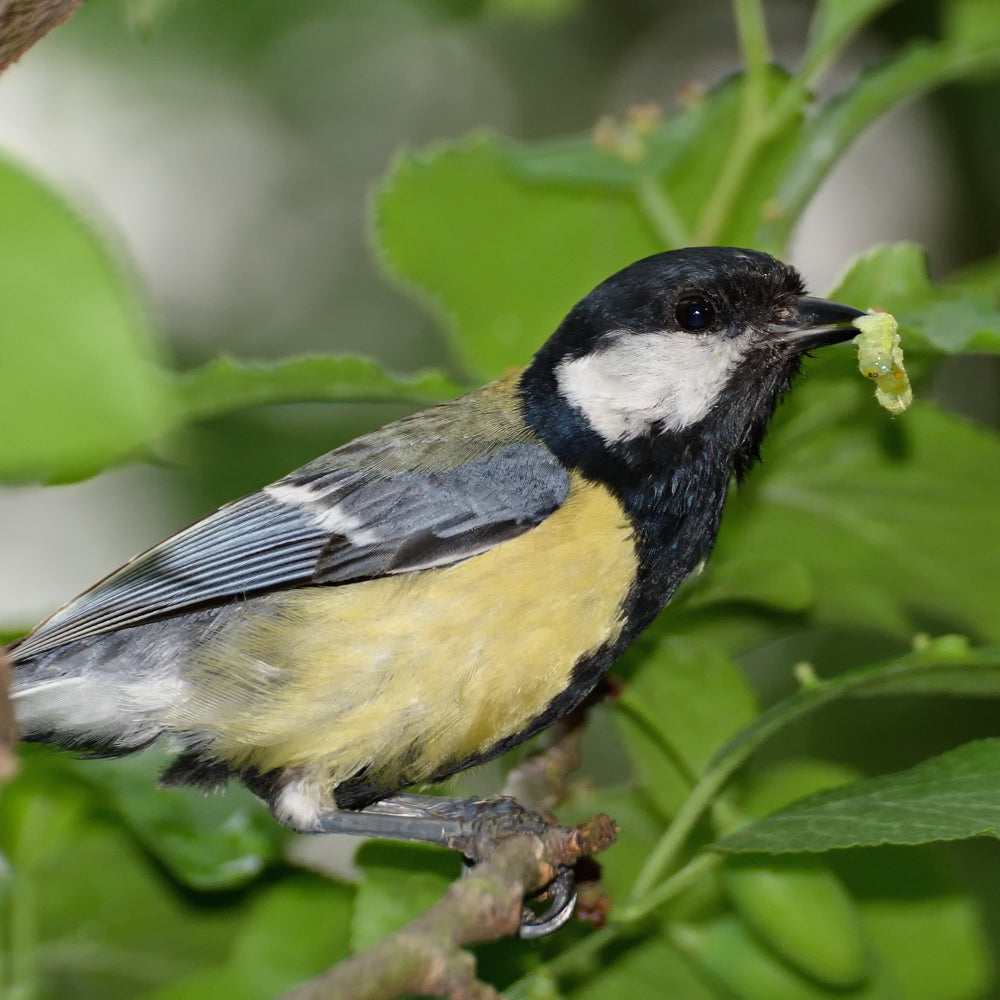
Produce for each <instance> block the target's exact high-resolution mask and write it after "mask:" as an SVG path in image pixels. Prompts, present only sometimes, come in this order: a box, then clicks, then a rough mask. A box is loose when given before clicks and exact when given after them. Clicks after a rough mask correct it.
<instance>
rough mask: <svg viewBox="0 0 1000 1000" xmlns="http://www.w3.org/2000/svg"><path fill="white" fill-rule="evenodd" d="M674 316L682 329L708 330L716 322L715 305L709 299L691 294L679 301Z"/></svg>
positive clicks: (692, 330) (693, 330)
mask: <svg viewBox="0 0 1000 1000" xmlns="http://www.w3.org/2000/svg"><path fill="white" fill-rule="evenodd" d="M674 317H675V318H676V320H677V324H678V326H680V328H681V329H682V330H689V331H691V332H692V333H694V332H698V331H700V330H707V329H708V328H709V327H710V326H711V325H712V324H713V323H714V322H715V306H713V305H712V303H711V302H709V301H708V299H704V298H700V297H698V296H691V297H690V298H687V299H681V301H680V302H678V303H677V309H676V311H675V312H674Z"/></svg>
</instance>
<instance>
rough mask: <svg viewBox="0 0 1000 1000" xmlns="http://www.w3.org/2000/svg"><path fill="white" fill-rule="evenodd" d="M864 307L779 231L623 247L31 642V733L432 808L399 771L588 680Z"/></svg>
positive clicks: (537, 722)
mask: <svg viewBox="0 0 1000 1000" xmlns="http://www.w3.org/2000/svg"><path fill="white" fill-rule="evenodd" d="M861 315H863V314H862V312H861V311H860V310H858V309H854V308H852V307H850V306H847V305H843V304H841V303H837V302H832V301H828V300H825V299H820V298H814V297H811V296H808V295H806V293H805V287H804V284H803V281H802V279H801V277H800V276H799V274H798V272H797V271H796V270H795V269H794V268H793V267H791V266H789V265H786V264H784V263H782V262H781V261H779V260H777V259H776V258H774V257H772V256H770V255H768V254H765V253H762V252H759V251H754V250H747V249H740V248H735V247H690V248H686V249H680V250H671V251H666V252H662V253H657V254H654V255H653V256H650V257H646V258H644V259H642V260H639V261H637V262H635V263H633V264H630V265H629V266H627V267H625V268H624V269H623V270H620V271H618V272H617V273H616V274H614V275H612V276H611V277H609V278H608V279H607V280H605V281H603V282H602V283H601V284H599V285H598V286H597V287H596V288H594V289H593V291H591V292H590V293H589V294H588V295H586V296H585V297H584V298H583V299H582V300H581V301H580V302H578V303H577V304H576V305H575V306H574V307H573V308H572V309H571V310H570V312H569V313H568V315H567V316H566V317H565V319H564V320H563V321H562V323H561V324H560V325H559V326H558V328H557V329H556V330H555V332H554V333H553V334H552V336H551V337H550V338H549V339H548V340H547V341H546V342H545V343H544V344H543V345H542V346H541V348H540V349H539V350H538V351H537V353H536V354H535V355H534V357H533V358H532V359H531V360H530V362H529V363H528V364H527V365H526V366H525V367H523V368H521V369H518V370H516V371H513V372H511V373H509V374H507V375H505V376H504V377H502V378H500V379H499V380H497V381H494V382H492V383H490V384H488V385H486V386H484V387H482V388H479V389H477V390H475V391H473V392H471V393H469V394H467V395H464V396H462V397H460V398H458V399H454V400H451V401H448V402H445V403H442V404H440V405H438V406H435V407H432V408H430V409H427V410H424V411H422V412H419V413H416V414H413V415H411V416H407V417H404V418H403V419H401V420H398V421H396V422H393V423H390V424H388V425H386V426H385V427H382V428H381V429H378V430H375V431H372V432H371V433H368V434H365V435H363V436H361V437H359V438H357V439H356V440H354V441H352V442H350V443H348V444H345V445H343V446H342V447H339V448H336V449H335V450H333V451H330V452H329V453H327V454H325V455H323V456H321V457H319V458H317V459H315V460H314V461H312V462H309V463H308V464H307V465H304V466H302V467H301V468H299V469H297V470H295V471H293V472H291V473H289V474H288V475H286V476H284V477H283V478H281V479H278V480H277V481H276V482H273V483H271V484H270V485H267V486H265V487H264V488H262V489H261V490H259V491H258V492H256V493H253V494H251V495H249V496H245V497H243V498H241V499H238V500H235V501H233V502H231V503H228V504H226V505H224V506H223V507H221V508H220V509H218V510H217V511H216V512H215V513H212V514H210V515H209V516H207V517H205V518H204V519H203V520H200V521H198V522H197V523H195V524H193V525H191V526H190V527H188V528H185V529H184V530H182V531H180V532H178V533H177V534H175V535H173V536H172V537H170V538H168V539H167V540H166V541H163V542H161V543H160V544H158V545H155V546H153V547H152V548H150V549H148V550H147V551H145V552H144V553H142V554H140V555H138V556H136V557H135V558H133V559H132V560H131V561H130V562H128V563H126V564H125V565H124V566H122V567H121V568H120V569H118V570H116V571H115V572H113V573H111V574H110V575H109V576H106V577H105V578H104V579H103V580H101V581H100V582H99V583H97V584H96V585H94V586H93V587H91V588H90V589H89V590H87V591H85V592H84V593H83V594H81V595H80V596H78V597H76V598H75V599H74V600H72V601H70V602H69V603H68V604H66V605H65V606H64V607H63V608H62V609H61V610H59V611H57V612H56V613H55V614H53V615H52V616H51V617H49V618H48V619H46V620H45V621H44V622H42V623H41V624H40V625H39V626H38V627H37V628H35V629H34V631H32V632H30V633H29V634H28V635H26V636H25V637H24V638H22V639H20V640H18V641H16V642H15V643H13V644H12V645H11V646H10V648H9V650H8V655H9V657H10V659H11V661H12V663H13V681H12V686H11V697H12V703H13V706H14V713H15V718H16V721H17V724H18V726H19V729H20V732H21V734H22V737H23V738H24V739H26V740H32V741H39V742H44V743H51V744H55V745H57V746H61V747H63V748H67V749H70V750H73V751H76V752H78V753H81V754H84V755H88V754H89V755H98V756H117V755H122V754H128V753H131V752H132V751H136V750H139V749H142V748H144V747H147V746H149V745H151V744H153V743H157V742H159V741H166V742H167V743H168V744H169V745H170V746H171V747H173V748H174V751H175V754H176V756H175V757H174V759H173V763H171V764H170V765H169V766H168V768H167V770H166V772H165V773H164V775H163V781H164V783H166V784H173V785H176V784H189V785H195V786H205V787H216V786H219V785H221V784H224V783H225V782H226V781H227V780H228V779H229V778H231V777H234V776H235V777H237V778H239V779H241V780H242V781H243V782H244V783H245V784H246V785H247V786H248V787H249V788H250V789H251V790H252V791H253V792H255V793H256V794H257V795H258V796H259V797H260V798H262V799H263V800H264V801H265V802H266V803H267V805H268V806H269V808H270V810H271V812H272V813H273V815H274V816H275V817H276V818H277V819H278V820H279V821H280V822H281V823H283V824H285V825H286V826H289V827H291V828H293V829H295V830H298V831H302V832H320V831H322V832H342V831H343V832H372V828H373V827H374V832H375V833H376V834H379V833H384V832H385V831H389V832H390V833H391V832H392V831H393V830H397V832H398V825H399V824H400V823H401V822H402V823H403V825H404V830H403V833H401V835H403V836H409V835H412V830H413V828H412V826H410V827H406V823H407V822H409V821H411V820H413V819H414V818H416V819H418V820H419V818H421V817H422V818H424V819H426V818H427V817H428V816H430V817H432V821H431V822H430V823H429V824H425V826H427V827H428V828H431V827H434V818H435V817H437V818H440V816H441V815H442V813H441V812H434V810H433V809H426V808H424V807H423V806H422V805H421V804H420V803H419V802H417V801H416V800H417V796H412V795H409V793H407V792H406V791H405V790H406V789H408V788H411V787H412V786H416V785H423V784H428V783H434V782H439V781H442V780H443V779H446V778H448V777H450V776H452V775H454V774H456V773H458V772H460V771H463V770H465V769H466V768H469V767H472V766H474V765H477V764H480V763H482V762H484V761H488V760H490V759H492V758H494V757H496V756H498V755H499V754H502V753H504V752H505V751H507V750H509V749H510V748H512V747H514V746H517V745H518V744H520V743H522V742H523V741H524V740H526V739H528V738H529V737H531V736H533V735H535V734H537V733H539V732H540V731H541V730H543V729H545V728H546V727H547V726H549V725H550V724H551V723H553V722H555V721H556V720H558V719H560V718H562V717H564V716H565V715H567V714H568V713H570V712H571V711H573V710H574V709H575V708H577V707H578V706H580V704H581V703H582V702H583V701H584V700H585V699H586V698H587V697H588V695H589V694H590V693H591V692H592V691H593V690H594V688H595V686H596V685H597V684H598V682H599V681H600V680H601V678H602V677H603V675H604V674H605V673H606V671H607V670H608V669H609V668H610V667H611V665H612V664H613V663H614V662H615V660H616V659H617V658H618V657H619V656H620V655H621V654H622V652H623V651H624V650H625V649H626V648H627V647H628V646H629V645H630V644H631V643H632V642H633V641H634V640H635V639H636V637H637V636H638V635H640V633H642V632H643V630H644V629H645V628H646V627H647V626H648V625H649V624H650V622H651V621H652V620H653V618H654V617H655V616H656V614H657V613H658V612H659V611H660V610H661V609H662V608H663V607H664V606H665V605H666V604H667V602H668V601H669V600H670V598H671V596H672V595H673V594H674V592H675V591H676V589H677V587H678V586H679V585H680V583H681V582H682V581H683V580H685V578H687V577H688V576H689V575H691V574H692V573H693V572H694V571H695V570H696V569H697V568H698V567H700V566H701V565H702V564H703V563H704V561H705V560H706V559H707V557H708V555H709V553H710V551H711V549H712V546H713V544H714V541H715V538H716V534H717V532H718V528H719V523H720V518H721V516H722V509H723V503H724V501H725V499H726V496H727V493H728V492H729V490H730V487H731V484H732V483H733V482H734V481H738V480H740V479H742V478H743V476H744V475H745V474H746V473H747V472H748V470H749V469H750V468H751V466H752V465H753V464H754V462H755V460H756V459H757V458H758V457H759V447H760V444H761V441H762V438H763V436H764V433H765V430H766V428H767V426H768V422H769V421H770V419H771V417H772V415H773V413H774V411H775V408H776V406H777V404H778V402H779V400H780V398H781V397H782V396H783V395H784V393H785V392H786V390H787V389H788V388H789V386H790V384H791V382H792V379H793V377H794V376H795V375H796V374H797V373H798V371H799V369H800V364H801V360H802V358H803V357H804V356H805V355H806V354H807V353H809V352H810V351H812V350H814V349H816V348H820V347H823V346H826V345H831V344H837V343H841V342H843V341H846V340H848V339H850V338H851V337H853V336H854V334H855V333H856V332H857V331H856V330H855V329H854V328H853V326H852V325H851V324H852V321H853V320H854V319H856V318H857V317H859V316H861ZM439 826H440V824H438V827H439ZM407 830H409V833H407V832H406V831H407ZM435 836H437V837H440V833H439V832H438V833H437V834H435V833H434V831H433V830H431V832H430V833H429V834H428V835H427V837H426V839H430V840H433V839H434V838H435ZM414 838H415V839H424V838H422V837H420V836H417V835H414Z"/></svg>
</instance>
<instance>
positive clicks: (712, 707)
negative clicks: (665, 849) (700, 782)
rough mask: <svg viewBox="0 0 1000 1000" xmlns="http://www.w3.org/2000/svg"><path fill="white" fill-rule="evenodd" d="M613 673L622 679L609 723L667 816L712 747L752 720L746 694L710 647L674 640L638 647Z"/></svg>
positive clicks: (732, 668) (737, 675)
mask: <svg viewBox="0 0 1000 1000" xmlns="http://www.w3.org/2000/svg"><path fill="white" fill-rule="evenodd" d="M631 663H637V664H638V666H637V668H636V669H635V670H634V671H631V670H630V664H631ZM619 669H620V670H621V672H623V673H624V674H625V676H626V677H627V681H626V685H625V688H624V691H623V692H622V694H621V696H620V697H619V698H618V700H617V702H616V705H615V720H616V724H617V725H618V729H619V732H620V733H621V735H622V738H623V740H624V741H625V744H626V746H627V747H628V748H629V750H630V755H629V756H630V758H631V760H632V762H633V764H634V765H635V766H636V767H637V769H638V770H639V773H640V775H641V777H642V779H643V787H644V789H645V790H646V792H647V794H648V795H649V796H650V798H651V799H652V800H653V801H654V802H655V803H656V804H657V806H658V807H659V808H660V810H661V811H662V813H663V814H664V815H666V816H670V815H673V813H674V812H676V810H677V808H678V806H679V805H680V803H681V802H683V801H684V799H685V798H686V797H687V793H688V791H689V790H690V788H691V786H692V785H693V784H694V783H695V781H696V780H697V779H698V777H699V776H700V775H701V773H702V771H703V770H704V768H705V766H706V765H707V764H708V762H709V761H710V760H711V759H712V757H713V756H714V755H715V754H716V753H717V752H718V750H719V748H720V747H721V746H722V745H723V744H724V743H725V742H726V740H728V739H729V738H730V737H731V736H732V735H733V733H735V732H736V731H737V730H738V729H740V727H742V726H745V725H746V724H747V723H748V722H749V721H750V720H751V719H753V718H754V717H755V716H756V714H757V706H756V701H755V699H754V695H753V692H752V691H751V689H750V686H749V684H748V683H747V681H746V678H745V677H744V676H743V673H742V671H741V670H740V669H739V668H738V667H737V666H736V665H735V664H734V663H733V662H732V661H731V660H730V659H729V658H728V657H727V656H725V655H724V654H723V653H722V652H720V651H719V650H718V649H717V648H716V647H715V646H713V645H712V644H711V643H709V642H696V641H694V640H691V639H687V638H683V637H679V636H666V637H663V638H661V639H660V640H659V641H658V642H656V644H655V645H653V646H652V647H651V644H650V643H649V642H648V641H647V642H643V643H641V644H640V645H639V647H638V649H637V650H636V651H635V652H633V653H631V654H630V656H629V657H628V659H627V660H626V661H625V662H624V663H623V664H622V666H621V667H620V668H619Z"/></svg>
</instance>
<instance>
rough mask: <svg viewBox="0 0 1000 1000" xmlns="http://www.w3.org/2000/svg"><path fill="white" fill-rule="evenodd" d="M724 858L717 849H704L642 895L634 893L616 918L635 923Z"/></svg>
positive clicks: (697, 879) (691, 883) (688, 886)
mask: <svg viewBox="0 0 1000 1000" xmlns="http://www.w3.org/2000/svg"><path fill="white" fill-rule="evenodd" d="M724 859H725V856H724V855H722V854H719V853H718V852H717V851H702V852H701V853H700V854H696V855H695V856H694V857H693V858H692V859H691V860H690V861H689V862H688V863H687V864H686V865H684V867H683V868H679V869H678V870H677V871H676V872H674V874H673V875H671V876H670V878H668V879H666V880H665V881H663V882H661V883H660V884H659V885H658V886H656V887H655V888H653V889H651V890H650V891H649V892H647V893H645V895H643V896H642V897H640V898H635V894H633V899H632V901H630V902H628V903H626V904H625V905H624V906H623V907H622V908H621V910H620V911H618V912H617V913H616V914H615V917H616V919H617V920H620V921H621V922H622V923H635V921H637V920H641V919H642V918H643V917H646V916H649V914H650V913H652V912H653V911H654V910H656V909H658V908H659V907H661V906H662V905H663V904H664V903H666V902H668V901H669V900H671V899H673V898H674V897H675V896H679V895H680V894H681V893H682V892H684V890H685V889H689V888H690V887H691V886H693V885H697V884H698V882H700V881H701V880H702V879H703V878H705V876H706V875H708V874H710V873H711V872H713V871H715V869H716V868H718V867H719V865H721V864H722V862H723V860H724Z"/></svg>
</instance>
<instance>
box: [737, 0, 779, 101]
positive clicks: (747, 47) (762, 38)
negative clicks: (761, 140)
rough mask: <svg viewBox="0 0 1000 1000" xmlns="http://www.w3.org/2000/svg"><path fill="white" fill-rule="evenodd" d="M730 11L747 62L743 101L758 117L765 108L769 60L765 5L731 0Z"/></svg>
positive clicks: (769, 48) (745, 0) (743, 0)
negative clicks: (731, 6) (731, 10)
mask: <svg viewBox="0 0 1000 1000" xmlns="http://www.w3.org/2000/svg"><path fill="white" fill-rule="evenodd" d="M733 15H734V17H735V19H736V31H737V34H738V35H739V40H740V51H741V52H742V54H743V63H744V65H745V66H746V89H745V90H744V101H745V103H746V104H747V105H749V107H748V108H747V112H748V114H749V115H751V116H752V117H759V116H760V115H761V114H762V112H763V110H764V100H765V98H766V88H767V66H768V63H769V62H770V61H771V43H770V41H769V40H768V37H767V22H766V20H765V19H764V6H763V4H762V3H761V2H760V0H733Z"/></svg>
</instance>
